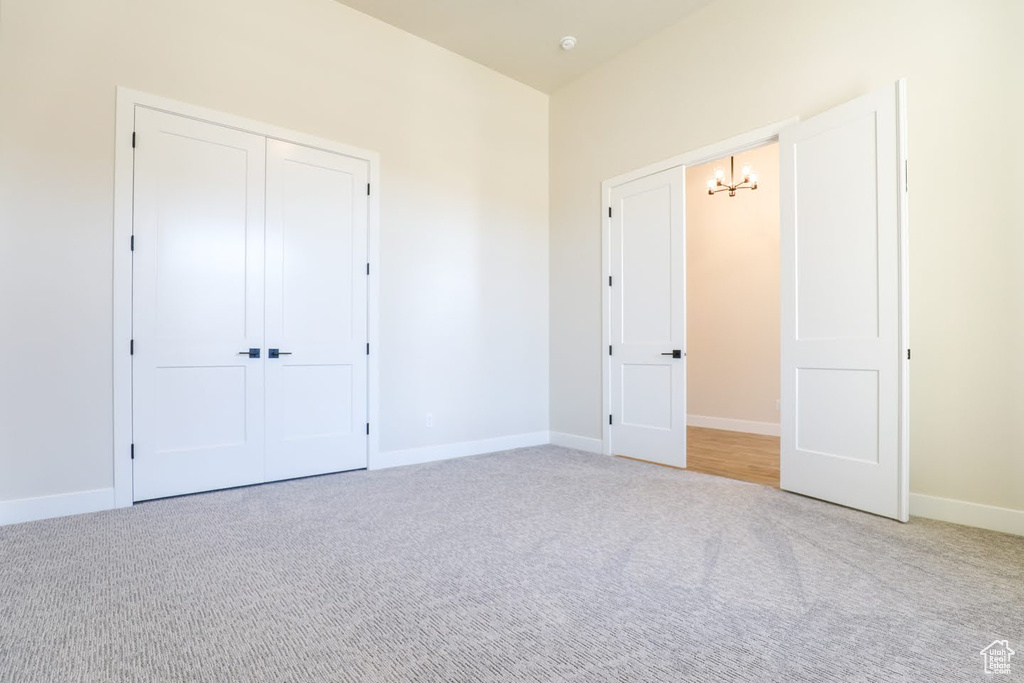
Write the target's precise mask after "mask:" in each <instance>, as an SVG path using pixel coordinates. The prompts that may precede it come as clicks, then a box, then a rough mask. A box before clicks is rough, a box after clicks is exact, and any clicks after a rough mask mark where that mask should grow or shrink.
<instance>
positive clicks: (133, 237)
mask: <svg viewBox="0 0 1024 683" xmlns="http://www.w3.org/2000/svg"><path fill="white" fill-rule="evenodd" d="M132 251H135V235H132Z"/></svg>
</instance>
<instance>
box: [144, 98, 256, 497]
mask: <svg viewBox="0 0 1024 683" xmlns="http://www.w3.org/2000/svg"><path fill="white" fill-rule="evenodd" d="M135 125H136V130H137V131H138V134H139V136H140V138H141V139H144V140H145V141H146V143H145V145H143V146H141V147H140V148H139V149H138V150H137V153H136V156H135V203H134V206H135V216H134V252H133V255H134V269H133V298H134V304H133V309H134V319H133V338H134V343H133V346H134V355H133V356H132V363H133V377H132V384H133V404H134V412H133V423H134V424H133V432H134V434H135V435H136V438H135V439H134V499H135V500H146V499H150V498H159V497H164V496H171V495H178V494H182V493H189V492H192V491H198V490H207V489H217V488H225V487H230V486H239V485H244V484H251V483H255V482H258V481H262V480H263V474H264V472H263V443H264V437H263V393H264V381H263V380H264V377H263V364H262V359H256V358H250V357H249V356H248V355H247V352H248V350H249V349H250V348H254V349H260V348H262V347H263V307H264V302H263V261H264V259H263V230H264V226H263V194H264V181H265V173H264V160H265V138H263V137H261V136H258V135H253V134H251V133H245V132H241V131H238V130H232V129H230V128H225V127H222V126H217V125H213V124H210V123H205V122H201V121H196V120H193V119H188V118H183V117H180V116H173V115H170V114H166V113H163V112H159V111H155V110H152V109H147V108H144V107H139V108H138V109H137V111H136V120H135ZM242 352H246V353H245V354H243V355H240V354H242Z"/></svg>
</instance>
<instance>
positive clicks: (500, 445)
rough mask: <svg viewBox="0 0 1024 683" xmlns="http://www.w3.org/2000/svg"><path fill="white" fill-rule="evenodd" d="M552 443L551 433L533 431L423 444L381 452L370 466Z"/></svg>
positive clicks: (439, 458) (397, 465) (463, 455)
mask: <svg viewBox="0 0 1024 683" xmlns="http://www.w3.org/2000/svg"><path fill="white" fill-rule="evenodd" d="M548 443H551V437H550V435H549V433H548V432H530V433H528V434H512V435H510V436H499V437H496V438H493V439H483V440H481V441H464V442H462V443H449V444H441V445H439V446H424V447H423V448H408V449H405V450H400V451H386V452H381V453H378V454H377V455H376V457H374V459H373V462H371V463H370V467H369V469H371V470H382V469H386V468H388V467H402V466H403V465H419V464H421V463H425V462H434V461H437V460H451V459H452V458H465V457H467V456H470V455H482V454H484V453H495V452H497V451H507V450H510V449H512V448H525V447H527V446H543V445H545V444H548Z"/></svg>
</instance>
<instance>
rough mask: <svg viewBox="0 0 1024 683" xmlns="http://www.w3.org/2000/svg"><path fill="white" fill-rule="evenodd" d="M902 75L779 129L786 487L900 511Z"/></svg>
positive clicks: (893, 513) (896, 514)
mask: <svg viewBox="0 0 1024 683" xmlns="http://www.w3.org/2000/svg"><path fill="white" fill-rule="evenodd" d="M902 103H903V91H902V83H899V84H897V85H896V86H895V87H888V88H883V89H882V90H879V91H877V92H874V93H871V94H869V95H865V96H864V97H861V98H859V99H856V100H854V101H852V102H848V103H847V104H844V105H842V106H839V107H836V108H835V109H832V110H830V111H828V112H825V113H824V114H821V115H819V116H816V117H814V118H812V119H809V120H807V121H804V122H802V123H799V124H797V125H794V126H792V127H791V128H788V129H786V130H785V131H784V132H783V133H782V134H781V136H780V141H779V142H780V155H781V174H782V178H781V191H782V197H781V212H782V223H781V229H782V230H781V248H782V378H781V381H782V453H781V455H782V460H781V484H782V488H783V489H786V490H788V491H794V492H796V493H801V494H804V495H807V496H813V497H815V498H821V499H823V500H828V501H832V502H834V503H839V504H841V505H846V506H848V507H852V508H857V509H860V510H865V511H867V512H872V513H875V514H878V515H884V516H886V517H892V518H895V519H901V520H904V521H905V520H906V519H907V518H908V514H907V513H908V509H907V500H908V496H909V492H908V484H907V477H906V457H907V454H906V449H905V448H904V439H903V435H902V430H903V429H904V420H903V415H904V414H905V410H906V400H905V399H906V395H905V389H906V387H905V381H904V380H905V378H904V377H902V376H901V369H902V363H903V362H904V360H903V359H905V358H906V356H907V355H908V351H907V349H906V348H905V341H904V336H905V335H904V334H903V321H904V320H905V315H906V311H905V307H904V306H905V303H904V302H905V298H904V297H905V294H906V293H905V291H904V288H903V286H902V281H901V277H902V276H903V274H904V273H903V264H904V263H905V259H906V250H905V246H906V233H905V231H906V225H905V209H906V205H905V191H906V184H905V183H906V180H905V169H906V165H905V164H906V159H905V154H904V151H903V150H904V140H905V124H904V121H903V106H902Z"/></svg>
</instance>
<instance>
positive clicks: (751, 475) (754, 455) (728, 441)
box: [686, 427, 779, 488]
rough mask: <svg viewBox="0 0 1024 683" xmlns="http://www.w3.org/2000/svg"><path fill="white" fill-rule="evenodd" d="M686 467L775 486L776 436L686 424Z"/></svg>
mask: <svg viewBox="0 0 1024 683" xmlns="http://www.w3.org/2000/svg"><path fill="white" fill-rule="evenodd" d="M686 441H687V443H686V469H688V470H692V471H694V472H703V473H704V474H714V475H717V476H719V477H728V478H729V479H739V480H740V481H749V482H753V483H755V484H764V485H766V486H774V487H775V488H778V487H779V437H777V436H762V435H760V434H746V433H744V432H726V431H722V430H720V429H705V428H703V427H687V428H686Z"/></svg>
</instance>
